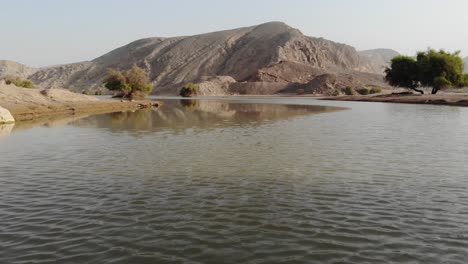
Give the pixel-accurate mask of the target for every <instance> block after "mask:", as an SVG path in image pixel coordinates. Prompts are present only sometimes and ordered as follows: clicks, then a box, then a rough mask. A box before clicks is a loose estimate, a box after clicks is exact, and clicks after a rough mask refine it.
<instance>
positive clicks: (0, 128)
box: [0, 124, 15, 138]
mask: <svg viewBox="0 0 468 264" xmlns="http://www.w3.org/2000/svg"><path fill="white" fill-rule="evenodd" d="M14 126H15V124H0V138H2V137H8V136H9V135H10V133H11V131H12V130H13V127H14Z"/></svg>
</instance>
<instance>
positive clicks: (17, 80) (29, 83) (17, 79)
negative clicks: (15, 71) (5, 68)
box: [5, 76, 34, 88]
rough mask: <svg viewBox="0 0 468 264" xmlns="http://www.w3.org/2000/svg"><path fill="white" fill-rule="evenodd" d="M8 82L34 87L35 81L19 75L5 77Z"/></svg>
mask: <svg viewBox="0 0 468 264" xmlns="http://www.w3.org/2000/svg"><path fill="white" fill-rule="evenodd" d="M5 83H6V84H14V85H16V86H18V87H23V88H34V83H33V82H32V81H30V80H25V79H21V78H20V77H17V76H7V77H5Z"/></svg>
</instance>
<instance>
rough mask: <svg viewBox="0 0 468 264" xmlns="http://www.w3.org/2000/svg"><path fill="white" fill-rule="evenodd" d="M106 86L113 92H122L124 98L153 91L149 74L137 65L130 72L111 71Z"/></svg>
mask: <svg viewBox="0 0 468 264" xmlns="http://www.w3.org/2000/svg"><path fill="white" fill-rule="evenodd" d="M104 86H105V87H106V88H107V89H109V90H111V91H118V92H121V93H122V96H123V97H127V96H130V97H132V96H133V95H134V94H136V93H138V94H148V93H150V92H151V91H152V90H153V87H152V86H151V84H149V78H148V74H147V73H146V72H145V71H144V70H143V69H142V68H140V67H138V66H136V65H133V67H132V68H131V69H130V70H128V71H118V70H114V69H109V72H108V74H107V78H106V80H105V81H104Z"/></svg>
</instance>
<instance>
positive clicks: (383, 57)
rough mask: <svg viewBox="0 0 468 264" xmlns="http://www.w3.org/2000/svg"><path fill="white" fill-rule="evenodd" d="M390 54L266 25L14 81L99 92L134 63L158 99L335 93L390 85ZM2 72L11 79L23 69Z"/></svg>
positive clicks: (157, 41)
mask: <svg viewBox="0 0 468 264" xmlns="http://www.w3.org/2000/svg"><path fill="white" fill-rule="evenodd" d="M393 54H397V53H396V52H394V51H391V50H374V51H363V52H358V51H356V49H355V48H353V47H351V46H348V45H346V44H340V43H335V42H333V41H329V40H326V39H323V38H314V37H308V36H305V35H304V34H302V33H301V32H300V31H299V30H297V29H294V28H292V27H290V26H288V25H286V24H284V23H281V22H270V23H266V24H261V25H258V26H252V27H245V28H239V29H232V30H226V31H220V32H212V33H207V34H202V35H196V36H187V37H174V38H147V39H141V40H137V41H135V42H132V43H130V44H128V45H125V46H123V47H120V48H118V49H115V50H113V51H111V52H109V53H107V54H105V55H103V56H101V57H98V58H96V59H94V60H92V61H86V62H79V63H74V64H66V65H59V66H54V67H48V68H41V69H32V68H28V67H24V69H23V71H21V72H18V73H17V74H16V75H20V76H23V77H27V78H28V79H30V80H32V81H34V82H35V83H36V85H38V86H39V87H42V88H67V89H71V90H74V91H83V90H85V89H97V88H99V87H100V86H102V82H103V80H104V78H105V76H106V73H107V70H108V69H109V68H116V69H129V68H130V67H131V66H132V65H133V64H136V65H138V66H140V67H142V68H144V69H145V70H146V71H147V72H148V73H149V76H150V80H151V83H152V84H153V85H154V87H155V89H154V93H156V94H170V95H174V94H178V91H179V89H180V87H181V86H182V85H183V84H185V83H188V82H195V83H199V84H200V87H201V93H202V94H204V95H227V94H276V93H295V92H297V91H298V90H300V91H304V92H305V93H308V94H326V95H332V94H337V93H340V92H341V90H342V89H343V88H345V87H346V86H351V87H354V88H361V87H363V86H371V87H372V86H379V87H384V88H385V87H387V86H386V84H385V83H384V82H383V80H382V75H381V74H382V69H383V67H384V66H385V65H386V63H387V61H388V60H389V58H390V57H391V56H392V55H393ZM0 68H2V66H0ZM3 68H4V69H3V72H9V73H11V72H13V71H14V69H21V66H18V65H16V66H14V67H12V66H9V65H8V66H6V67H3ZM16 71H18V70H16ZM2 75H3V73H2ZM0 76H1V75H0Z"/></svg>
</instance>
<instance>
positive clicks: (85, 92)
mask: <svg viewBox="0 0 468 264" xmlns="http://www.w3.org/2000/svg"><path fill="white" fill-rule="evenodd" d="M81 93H82V94H86V95H91V94H92V92H91V89H86V90H84V91H83V92H81Z"/></svg>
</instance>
